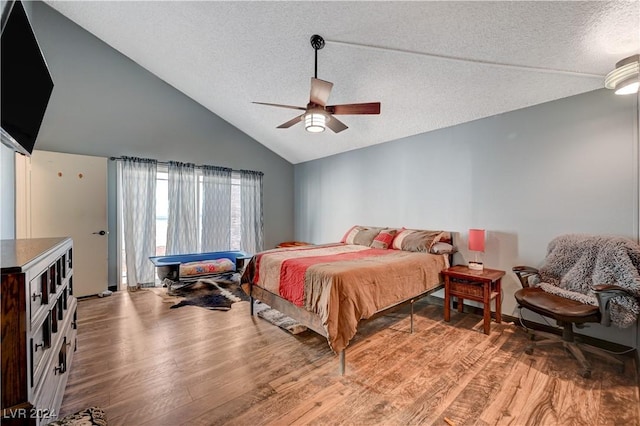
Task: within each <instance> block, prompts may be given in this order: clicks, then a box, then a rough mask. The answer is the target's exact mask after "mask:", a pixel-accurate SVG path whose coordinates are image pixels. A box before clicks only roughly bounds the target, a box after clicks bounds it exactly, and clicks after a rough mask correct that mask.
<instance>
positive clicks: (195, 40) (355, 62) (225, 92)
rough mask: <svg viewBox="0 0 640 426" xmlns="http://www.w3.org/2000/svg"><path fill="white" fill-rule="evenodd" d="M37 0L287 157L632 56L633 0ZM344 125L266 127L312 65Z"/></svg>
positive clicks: (567, 80)
mask: <svg viewBox="0 0 640 426" xmlns="http://www.w3.org/2000/svg"><path fill="white" fill-rule="evenodd" d="M46 3H47V4H49V5H50V6H51V7H53V8H54V9H56V10H57V11H59V12H60V13H62V14H63V15H65V16H66V17H68V18H69V19H71V20H72V21H74V22H76V23H77V24H78V25H80V26H81V27H83V28H85V29H86V30H88V31H89V32H91V33H92V34H94V35H95V36H97V37H98V38H100V39H101V40H103V41H104V42H106V43H107V44H109V45H110V46H112V47H113V48H114V49H116V50H118V51H120V52H121V53H122V54H124V55H126V56H127V57H129V58H131V59H132V60H133V61H135V62H136V63H138V64H139V65H141V66H142V67H144V68H145V69H147V70H148V71H150V72H152V73H153V74H155V75H156V76H158V77H159V78H161V79H162V80H164V81H166V82H167V83H169V84H170V85H172V86H173V87H175V88H176V89H178V90H180V91H182V92H183V93H185V94H186V95H187V96H189V97H191V98H192V99H194V100H195V101H197V102H198V103H200V104H202V105H203V106H204V107H206V108H208V109H209V110H211V111H212V112H213V113H215V114H217V115H218V116H220V117H222V118H223V119H225V120H226V121H228V122H229V123H231V124H232V125H234V126H235V127H237V128H238V129H240V130H242V131H243V132H245V133H246V134H248V135H249V136H251V137H252V138H254V139H255V140H257V141H258V142H260V143H262V144H263V145H265V146H266V147H268V148H269V149H271V150H272V151H274V152H276V153H277V154H279V155H281V156H282V157H284V158H285V159H287V160H288V161H290V162H292V163H294V164H295V163H299V162H304V161H308V160H313V159H317V158H321V157H325V156H329V155H333V154H337V153H340V152H344V151H349V150H353V149H357V148H361V147H365V146H369V145H373V144H379V143H383V142H387V141H392V140H395V139H399V138H403V137H406V136H411V135H414V134H419V133H423V132H428V131H431V130H435V129H439V128H443V127H448V126H453V125H456V124H459V123H464V122H468V121H471V120H476V119H480V118H484V117H488V116H491V115H495V114H500V113H504V112H507V111H512V110H515V109H519V108H524V107H527V106H531V105H535V104H539V103H543V102H548V101H551V100H555V99H559V98H563V97H567V96H572V95H576V94H580V93H584V92H588V91H591V90H596V89H600V88H602V87H603V79H604V76H605V75H606V73H607V72H609V71H610V70H611V69H613V67H614V66H615V63H616V62H617V61H619V60H620V59H623V58H625V57H627V56H630V55H632V54H636V53H640V2H639V1H611V2H606V1H591V2H576V1H552V2H542V1H532V2H524V1H523V2H521V1H497V2H483V1H471V2H459V1H453V2H449V1H432V2H420V1H418V2H395V1H394V2H378V1H372V2H369V1H358V2H334V1H300V2H293V1H285V2H272V1H257V2H253V1H232V2H221V1H196V2H186V1H142V2H132V1H115V2H112V1H69V2H66V1H52V0H47V1H46ZM313 34H319V35H321V36H322V37H324V39H325V41H326V45H325V47H324V48H323V49H322V50H319V51H318V78H320V79H323V80H328V81H330V82H333V84H334V87H333V91H332V93H331V97H330V99H329V103H330V104H342V103H359V102H372V101H379V102H381V104H382V107H381V114H380V115H377V116H376V115H361V116H351V115H344V116H340V120H341V121H343V122H344V123H345V124H346V125H347V126H349V129H347V130H345V131H343V132H341V133H338V134H335V133H333V132H331V131H330V130H327V131H325V132H323V133H320V134H311V133H308V132H306V131H305V130H304V126H303V125H301V124H297V125H294V126H293V127H291V128H289V129H276V127H277V126H278V125H280V124H282V123H284V122H285V121H288V120H290V119H291V118H293V117H295V116H296V115H297V114H298V112H297V111H295V110H290V109H282V108H274V107H268V106H263V105H256V104H253V103H252V101H261V102H272V103H279V104H288V105H299V106H305V105H306V103H307V102H308V100H309V87H310V78H311V77H312V76H313V75H314V50H313V48H312V47H311V45H310V42H309V40H310V37H311V36H312V35H313Z"/></svg>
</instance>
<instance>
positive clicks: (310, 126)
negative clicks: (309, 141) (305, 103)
mask: <svg viewBox="0 0 640 426" xmlns="http://www.w3.org/2000/svg"><path fill="white" fill-rule="evenodd" d="M326 125H327V114H326V113H325V112H324V111H323V110H311V111H309V112H307V113H306V114H305V115H304V127H305V129H307V132H311V133H320V132H324V129H325V126H326Z"/></svg>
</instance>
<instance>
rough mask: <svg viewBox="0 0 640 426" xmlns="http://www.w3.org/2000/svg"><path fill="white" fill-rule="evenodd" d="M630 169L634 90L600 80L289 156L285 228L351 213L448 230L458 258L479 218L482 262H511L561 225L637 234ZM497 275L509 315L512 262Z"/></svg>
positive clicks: (340, 225)
mask: <svg viewBox="0 0 640 426" xmlns="http://www.w3.org/2000/svg"><path fill="white" fill-rule="evenodd" d="M380 119H384V116H381V117H380ZM637 176H638V109H637V98H636V97H633V96H631V97H620V96H615V95H614V94H613V93H612V92H610V91H607V90H605V89H602V90H598V91H594V92H591V93H586V94H583V95H580V96H575V97H571V98H566V99H562V100H559V101H554V102H550V103H547V104H542V105H538V106H534V107H530V108H526V109H522V110H518V111H514V112H510V113H506V114H502V115H498V116H494V117H490V118H487V119H483V120H478V121H474V122H470V123H466V124H462V125H458V126H454V127H450V128H446V129H442V130H438V131H434V132H429V133H425V134H421V135H416V136H413V137H408V138H405V139H402V140H398V141H394V142H391V143H386V144H381V145H377V146H373V147H369V148H365V149H360V150H356V151H352V152H348V153H344V154H341V155H336V156H332V157H329V158H325V159H320V160H315V161H311V162H307V163H303V164H297V165H296V166H295V200H296V201H295V217H296V225H295V229H296V233H295V234H296V239H299V240H304V241H309V242H313V243H322V242H329V241H337V240H339V239H340V237H342V235H343V234H344V232H345V231H346V230H347V229H348V228H349V227H350V226H352V225H354V224H363V225H380V226H391V227H401V226H405V227H409V228H423V229H445V230H451V231H454V232H457V233H459V234H458V235H457V246H458V248H459V249H460V253H459V254H458V255H456V259H455V261H456V262H458V263H466V262H467V260H468V259H469V258H471V256H469V253H468V250H467V247H466V244H467V240H466V238H467V233H468V229H469V228H476V227H478V228H484V229H486V230H487V242H486V250H485V256H484V260H485V265H486V266H487V267H490V268H497V269H503V270H506V271H511V268H512V267H513V266H515V265H519V264H525V265H531V266H539V265H540V264H541V261H542V260H543V258H544V256H545V252H546V246H547V243H548V242H549V241H550V240H551V239H552V238H553V237H555V236H557V235H559V234H563V233H572V232H579V233H594V234H616V235H623V236H626V237H630V238H632V239H634V240H637V236H638V235H637V234H638V177H637ZM503 282H504V302H503V309H502V310H503V312H504V313H506V314H510V315H515V314H517V311H516V304H515V300H514V298H513V293H514V292H515V291H516V290H517V289H518V288H519V285H518V284H517V282H516V278H515V275H513V273H511V272H508V273H507V275H506V277H505V279H504V281H503ZM440 294H441V293H440ZM525 316H526V317H527V318H529V317H531V319H532V320H537V318H536V317H534V316H533V315H529V314H527V315H525ZM595 328H597V327H595ZM592 332H593V333H594V334H597V333H599V332H601V333H602V334H603V335H606V336H607V338H608V339H609V340H614V341H622V342H626V343H627V344H630V345H632V346H635V343H634V342H635V341H636V340H637V338H638V337H637V331H636V330H629V329H627V330H621V331H620V330H617V329H607V330H603V331H597V330H596V331H592Z"/></svg>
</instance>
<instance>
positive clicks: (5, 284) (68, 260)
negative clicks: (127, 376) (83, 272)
mask: <svg viewBox="0 0 640 426" xmlns="http://www.w3.org/2000/svg"><path fill="white" fill-rule="evenodd" d="M0 244H1V246H0V257H1V262H2V265H1V266H2V286H1V287H0V309H1V311H0V314H1V323H2V347H1V351H2V352H0V357H1V359H2V388H1V389H0V390H1V394H0V401H1V403H2V407H1V408H2V421H1V423H2V424H3V425H4V424H20V425H22V424H33V425H39V424H47V423H48V422H50V421H53V420H55V419H56V417H57V416H58V410H59V409H60V405H61V403H62V396H63V395H64V388H65V385H66V383H67V377H68V370H69V367H70V366H71V360H72V358H73V353H74V351H75V349H76V329H77V318H76V306H77V302H76V299H75V297H73V242H72V240H71V239H70V238H34V239H24V240H1V243H0Z"/></svg>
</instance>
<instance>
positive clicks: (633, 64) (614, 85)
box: [604, 55, 640, 95]
mask: <svg viewBox="0 0 640 426" xmlns="http://www.w3.org/2000/svg"><path fill="white" fill-rule="evenodd" d="M639 75H640V55H633V56H629V57H628V58H625V59H623V60H621V61H619V62H618V63H617V64H616V69H615V70H613V71H611V72H610V73H609V74H607V76H606V77H605V79H604V86H605V87H606V88H607V89H612V90H615V94H616V95H629V94H633V93H637V92H638V88H639V87H640V80H639Z"/></svg>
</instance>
